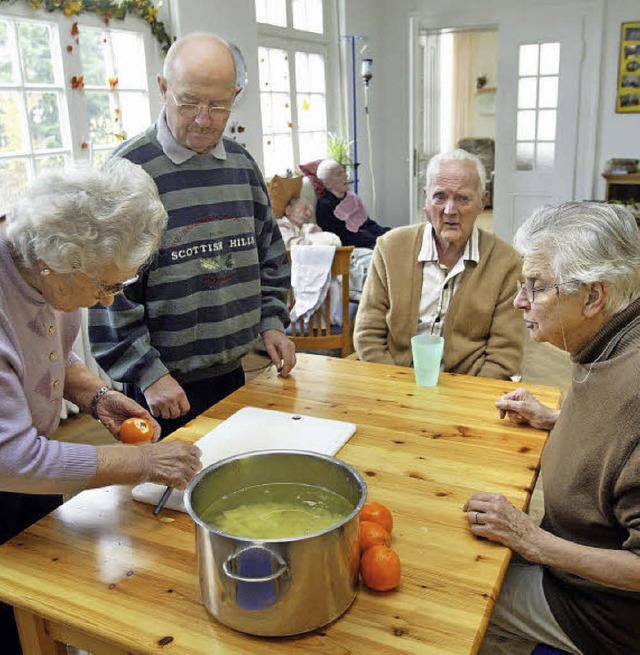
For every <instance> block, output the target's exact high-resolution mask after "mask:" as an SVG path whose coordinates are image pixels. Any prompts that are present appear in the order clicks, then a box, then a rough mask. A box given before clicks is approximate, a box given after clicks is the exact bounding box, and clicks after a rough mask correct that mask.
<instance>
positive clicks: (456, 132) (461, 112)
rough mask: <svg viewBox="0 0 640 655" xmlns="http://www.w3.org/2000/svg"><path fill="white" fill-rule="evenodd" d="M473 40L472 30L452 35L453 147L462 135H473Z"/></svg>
mask: <svg viewBox="0 0 640 655" xmlns="http://www.w3.org/2000/svg"><path fill="white" fill-rule="evenodd" d="M475 42H476V36H475V34H474V33H473V32H456V33H455V34H454V35H453V93H452V96H453V98H452V100H453V102H452V107H453V124H452V141H453V143H452V144H451V147H455V146H456V145H457V143H458V141H459V140H460V139H463V138H464V137H468V136H474V134H473V131H474V115H473V109H474V107H473V102H474V99H475V88H476V82H475V79H474V66H473V57H474V54H475V49H476V43H475Z"/></svg>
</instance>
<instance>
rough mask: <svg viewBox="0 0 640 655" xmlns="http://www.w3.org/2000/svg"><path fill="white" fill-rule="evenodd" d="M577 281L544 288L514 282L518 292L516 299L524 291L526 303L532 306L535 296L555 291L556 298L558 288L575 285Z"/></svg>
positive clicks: (558, 283) (558, 291) (548, 285)
mask: <svg viewBox="0 0 640 655" xmlns="http://www.w3.org/2000/svg"><path fill="white" fill-rule="evenodd" d="M576 282H578V280H567V281H566V282H557V283H556V284H547V285H546V286H544V287H534V286H533V284H527V283H526V282H521V281H520V280H518V281H517V282H516V284H517V288H518V291H517V293H516V297H517V296H519V295H520V292H521V291H524V297H525V298H526V299H527V302H528V303H529V304H530V305H532V304H533V303H534V302H535V301H536V294H537V293H542V292H543V291H548V290H549V289H555V290H556V296H557V295H558V294H559V293H560V287H561V286H564V285H565V284H575V283H576Z"/></svg>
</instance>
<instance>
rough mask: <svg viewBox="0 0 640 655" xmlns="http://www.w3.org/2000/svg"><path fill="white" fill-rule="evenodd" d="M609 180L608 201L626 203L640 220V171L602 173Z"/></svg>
mask: <svg viewBox="0 0 640 655" xmlns="http://www.w3.org/2000/svg"><path fill="white" fill-rule="evenodd" d="M602 177H604V179H605V180H606V181H607V189H606V200H607V202H615V203H620V204H622V205H626V206H627V207H628V208H629V209H630V210H631V211H632V212H633V214H634V215H635V217H636V220H637V221H639V222H640V173H627V174H625V175H609V174H607V173H604V174H603V175H602Z"/></svg>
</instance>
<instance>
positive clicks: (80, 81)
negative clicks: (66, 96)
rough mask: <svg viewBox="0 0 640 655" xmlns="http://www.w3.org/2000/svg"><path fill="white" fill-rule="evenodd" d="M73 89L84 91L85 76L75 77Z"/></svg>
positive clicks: (72, 83)
mask: <svg viewBox="0 0 640 655" xmlns="http://www.w3.org/2000/svg"><path fill="white" fill-rule="evenodd" d="M71 88H72V89H84V75H74V76H73V77H72V78H71Z"/></svg>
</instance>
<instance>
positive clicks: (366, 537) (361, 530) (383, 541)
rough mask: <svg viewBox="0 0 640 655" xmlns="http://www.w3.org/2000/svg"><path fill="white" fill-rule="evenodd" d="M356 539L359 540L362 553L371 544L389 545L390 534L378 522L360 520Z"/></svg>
mask: <svg viewBox="0 0 640 655" xmlns="http://www.w3.org/2000/svg"><path fill="white" fill-rule="evenodd" d="M358 541H359V542H360V552H361V553H363V552H364V551H365V550H367V549H368V548H371V546H376V545H382V546H391V535H390V534H389V533H388V532H387V531H386V530H385V529H384V528H383V527H382V526H381V525H380V524H379V523H374V522H373V521H360V525H359V526H358Z"/></svg>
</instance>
